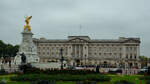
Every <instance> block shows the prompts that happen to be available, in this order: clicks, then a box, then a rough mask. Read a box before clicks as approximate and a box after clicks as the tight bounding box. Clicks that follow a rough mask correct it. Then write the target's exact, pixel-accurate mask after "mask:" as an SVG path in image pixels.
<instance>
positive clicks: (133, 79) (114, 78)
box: [0, 74, 145, 84]
mask: <svg viewBox="0 0 150 84" xmlns="http://www.w3.org/2000/svg"><path fill="white" fill-rule="evenodd" d="M13 76H15V74H13V75H0V81H1V80H3V79H5V80H6V82H7V84H30V83H29V82H15V81H11V80H10V79H9V77H13ZM109 76H110V77H111V78H112V79H111V81H110V82H98V84H113V83H114V82H115V81H120V80H128V81H131V82H134V83H135V84H140V80H139V79H138V78H139V77H141V75H132V76H128V75H123V76H122V75H120V76H119V75H109ZM56 84H75V82H72V81H69V82H63V81H58V82H57V83H56ZM142 84H145V81H144V80H143V81H142Z"/></svg>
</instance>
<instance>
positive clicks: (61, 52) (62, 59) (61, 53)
mask: <svg viewBox="0 0 150 84" xmlns="http://www.w3.org/2000/svg"><path fill="white" fill-rule="evenodd" d="M60 55H61V59H60V62H61V69H63V61H64V57H63V48H61V49H60Z"/></svg>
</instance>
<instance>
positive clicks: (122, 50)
mask: <svg viewBox="0 0 150 84" xmlns="http://www.w3.org/2000/svg"><path fill="white" fill-rule="evenodd" d="M33 42H34V43H35V45H36V47H37V53H38V54H37V55H38V56H39V57H40V62H42V63H45V62H51V61H59V60H60V58H61V55H60V49H61V48H63V56H64V58H65V60H66V61H67V63H68V65H72V66H78V65H80V66H82V65H83V66H84V65H86V66H97V65H98V66H101V67H124V68H132V67H134V68H140V66H141V65H140V62H139V55H140V38H125V37H120V38H119V39H112V40H111V39H104V40H101V39H90V38H89V37H88V36H68V39H51V40H48V39H45V38H41V39H35V38H34V39H33Z"/></svg>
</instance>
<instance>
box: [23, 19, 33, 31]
mask: <svg viewBox="0 0 150 84" xmlns="http://www.w3.org/2000/svg"><path fill="white" fill-rule="evenodd" d="M31 18H32V16H30V17H29V16H26V17H25V22H26V25H25V26H24V30H25V29H28V31H31V27H30V25H29V21H30V19H31Z"/></svg>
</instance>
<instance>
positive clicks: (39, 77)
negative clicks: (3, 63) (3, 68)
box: [11, 74, 110, 81]
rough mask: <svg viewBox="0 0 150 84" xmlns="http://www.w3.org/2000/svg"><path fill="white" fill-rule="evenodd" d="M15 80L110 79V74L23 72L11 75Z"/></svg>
mask: <svg viewBox="0 0 150 84" xmlns="http://www.w3.org/2000/svg"><path fill="white" fill-rule="evenodd" d="M11 80H13V81H36V80H52V81H61V80H62V81H84V80H92V81H110V77H109V76H104V75H100V74H87V75H70V74H59V75H46V74H23V75H18V76H15V77H11Z"/></svg>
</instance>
